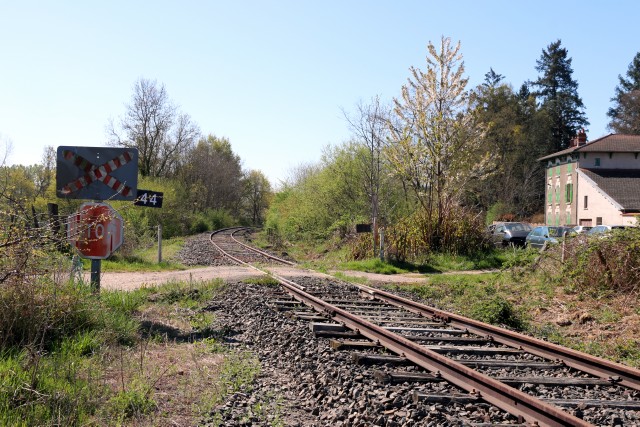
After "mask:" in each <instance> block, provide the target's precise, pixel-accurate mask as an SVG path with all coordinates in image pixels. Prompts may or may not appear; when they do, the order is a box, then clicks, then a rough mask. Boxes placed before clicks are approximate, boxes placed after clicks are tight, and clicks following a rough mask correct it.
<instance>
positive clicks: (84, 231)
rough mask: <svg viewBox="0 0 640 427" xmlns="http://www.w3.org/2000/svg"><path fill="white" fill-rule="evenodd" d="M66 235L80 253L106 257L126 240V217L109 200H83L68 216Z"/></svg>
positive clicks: (83, 255) (89, 256) (88, 255)
mask: <svg viewBox="0 0 640 427" xmlns="http://www.w3.org/2000/svg"><path fill="white" fill-rule="evenodd" d="M67 239H68V240H69V243H71V244H72V245H73V246H75V247H76V249H77V250H78V252H79V253H80V256H81V257H83V258H89V259H106V258H109V256H111V254H112V253H113V252H114V251H115V250H116V249H118V248H119V247H120V246H121V245H122V242H123V241H124V221H123V220H122V217H121V216H120V214H119V213H118V212H116V211H115V210H114V209H113V208H112V207H111V206H109V205H108V204H106V203H83V204H82V205H81V206H80V209H78V211H77V212H76V213H74V214H72V215H70V216H69V227H68V228H67Z"/></svg>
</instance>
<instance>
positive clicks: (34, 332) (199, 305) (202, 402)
mask: <svg viewBox="0 0 640 427" xmlns="http://www.w3.org/2000/svg"><path fill="white" fill-rule="evenodd" d="M87 288H88V286H86V285H84V284H79V285H78V284H69V283H64V284H59V285H58V284H55V283H49V282H47V283H44V284H42V286H40V287H35V285H33V286H32V288H30V289H29V292H22V293H15V292H14V293H11V292H6V289H5V292H3V293H0V299H1V302H2V303H3V305H4V306H6V305H12V306H15V307H17V308H18V309H19V310H17V311H16V312H15V314H16V315H17V314H19V312H22V311H24V309H27V308H29V307H31V308H32V309H33V310H34V312H46V313H47V316H41V317H37V316H27V320H25V321H24V322H25V323H28V322H30V323H33V324H32V325H31V328H26V327H22V328H21V329H20V330H16V329H15V327H14V330H12V333H13V335H12V337H9V336H8V335H7V336H5V337H4V339H3V341H2V347H0V425H12V426H31V425H69V426H80V425H137V426H147V425H148V426H152V425H194V424H197V422H198V420H199V419H200V418H201V417H202V416H203V415H206V414H207V413H208V411H210V410H211V409H212V408H213V407H214V406H215V405H217V404H218V403H220V402H221V401H223V400H224V398H225V397H226V395H227V394H228V393H230V392H234V391H242V390H244V391H249V390H250V387H251V383H252V382H253V379H254V378H255V376H256V375H257V374H258V373H259V366H260V365H259V363H258V361H257V360H255V358H253V357H252V356H251V355H250V354H248V353H242V352H236V351H233V350H230V349H229V348H228V347H226V346H225V345H224V334H225V332H224V331H218V330H215V329H213V328H212V324H213V323H212V321H213V320H214V314H213V312H211V311H209V310H208V309H207V307H208V304H209V301H211V299H212V298H213V297H214V296H215V295H216V294H218V293H221V292H224V288H225V285H224V284H223V283H222V281H220V280H213V281H206V282H200V283H198V282H172V283H168V284H166V285H164V286H159V287H152V288H143V289H138V290H135V291H132V292H121V291H106V292H102V294H101V295H99V296H95V295H93V294H91V293H90V292H88V289H87ZM52 295H55V300H56V301H57V302H56V303H55V304H53V305H52V301H53V300H54V298H52V297H51V296H52ZM74 301H75V302H74ZM70 302H74V303H73V304H71V303H70ZM38 304H39V305H38ZM20 307H22V308H20ZM77 313H80V314H81V316H80V315H79V314H77ZM56 316H57V317H56ZM11 319H12V318H11V316H10V313H5V314H4V318H2V319H0V321H2V322H3V325H5V326H6V325H10V324H13V325H18V323H16V322H15V318H13V321H12V320H11ZM58 319H59V320H58ZM5 326H3V330H9V329H10V328H9V329H7V328H5ZM41 330H55V331H56V333H55V334H54V333H48V334H45V333H40V334H38V331H41ZM10 338H11V339H10ZM257 404H258V405H260V404H264V402H262V403H260V402H258V403H257ZM256 410H259V408H256Z"/></svg>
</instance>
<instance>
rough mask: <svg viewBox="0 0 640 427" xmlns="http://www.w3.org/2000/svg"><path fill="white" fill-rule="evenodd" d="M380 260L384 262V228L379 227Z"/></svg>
mask: <svg viewBox="0 0 640 427" xmlns="http://www.w3.org/2000/svg"><path fill="white" fill-rule="evenodd" d="M380 261H383V262H384V228H381V229H380Z"/></svg>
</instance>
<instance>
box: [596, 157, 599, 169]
mask: <svg viewBox="0 0 640 427" xmlns="http://www.w3.org/2000/svg"><path fill="white" fill-rule="evenodd" d="M595 166H596V167H598V166H600V157H596V159H595Z"/></svg>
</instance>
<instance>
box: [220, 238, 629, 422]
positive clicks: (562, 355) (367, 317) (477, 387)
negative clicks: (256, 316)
mask: <svg viewBox="0 0 640 427" xmlns="http://www.w3.org/2000/svg"><path fill="white" fill-rule="evenodd" d="M242 232H243V231H241V230H238V229H233V230H223V231H222V232H219V233H215V234H214V235H212V243H214V244H215V245H217V247H218V249H219V250H220V251H222V252H224V253H225V254H227V256H229V257H232V259H235V260H236V262H238V263H241V264H253V263H256V262H261V263H262V262H265V261H264V258H263V257H269V255H268V254H265V253H262V252H260V253H258V252H254V254H250V253H249V252H252V251H253V249H251V248H250V247H249V246H248V245H246V244H242V245H241V246H239V241H238V240H237V239H235V238H234V234H238V233H242ZM214 236H215V238H214ZM225 240H226V242H225ZM240 247H241V248H242V249H240ZM227 251H228V252H227ZM280 261H284V260H280ZM280 261H278V262H280ZM270 262H276V261H274V260H273V259H272V258H271V261H270ZM285 263H286V264H289V265H290V262H288V261H287V262H285ZM253 267H254V268H257V269H260V268H259V267H257V266H253ZM261 271H264V270H263V269H262V270H261ZM264 272H265V273H267V274H269V275H270V276H271V277H273V278H274V279H276V280H277V281H278V282H279V283H280V288H271V289H270V291H269V293H268V295H267V296H266V298H268V303H267V304H268V306H269V307H271V308H272V310H273V312H274V313H279V314H280V316H281V318H282V319H283V322H284V321H285V320H284V319H288V321H290V320H295V321H297V322H301V323H300V324H305V323H306V324H308V327H309V329H310V331H311V332H312V333H313V334H314V335H315V336H316V337H317V338H318V339H322V340H326V342H327V344H328V345H329V347H330V348H331V349H333V351H334V352H339V354H344V352H347V354H348V357H347V359H348V360H350V362H351V363H352V364H353V368H352V371H353V375H354V377H356V376H357V377H359V378H363V377H364V378H367V379H369V380H370V381H371V385H370V387H369V390H371V389H374V388H378V389H381V390H384V389H385V388H390V387H394V386H395V385H402V390H404V391H403V393H404V395H405V397H404V398H398V399H394V402H393V404H392V405H391V406H390V407H389V406H388V405H387V404H388V403H389V401H386V403H381V404H380V405H379V406H378V407H379V408H383V409H381V414H382V415H384V416H386V417H387V418H385V421H384V422H385V423H386V424H378V425H494V424H503V425H504V424H510V425H518V424H525V425H540V426H542V425H549V426H590V425H634V426H637V425H640V371H638V370H636V369H633V368H629V367H626V366H623V365H620V364H616V363H613V362H609V361H606V360H603V359H599V358H596V357H593V356H590V355H587V354H584V353H581V352H578V351H574V350H571V349H567V348H564V347H561V346H558V345H554V344H551V343H548V342H545V341H541V340H537V339H534V338H531V337H528V336H525V335H522V334H518V333H515V332H513V331H510V330H506V329H501V328H498V327H495V326H493V325H489V324H484V323H482V322H478V321H474V320H472V319H468V318H464V317H462V316H458V315H455V314H452V313H447V312H444V311H441V310H437V309H434V308H433V307H429V306H426V305H423V304H420V303H417V302H415V301H411V300H409V299H406V298H402V297H399V296H397V295H395V294H392V293H389V292H385V291H382V290H379V289H375V288H371V287H368V286H364V285H358V284H350V283H345V282H341V281H338V280H327V279H319V278H317V277H300V276H296V278H295V282H294V281H292V280H290V279H288V278H285V277H279V276H277V275H274V274H272V273H269V272H266V271H264ZM336 354H338V353H336ZM336 358H337V357H336ZM342 359H345V358H344V357H342ZM300 363H302V361H301V362H300ZM326 363H331V362H330V361H327V362H326ZM348 384H353V387H361V386H360V385H357V384H355V383H348ZM344 393H345V394H346V395H349V393H350V391H349V390H346V391H344ZM370 393H371V395H375V396H382V397H380V399H381V401H385V399H387V400H388V399H389V396H387V395H386V394H385V393H384V392H382V394H377V393H375V392H373V391H371V392H370ZM407 394H409V395H410V396H409V397H407ZM385 396H386V397H385ZM369 404H371V402H369ZM365 406H366V405H365ZM373 406H374V407H375V406H376V405H375V404H373ZM351 407H352V409H345V411H347V412H349V411H351V410H353V411H354V413H355V412H357V414H359V413H366V408H364V407H362V405H358V404H357V403H354V404H353V405H351ZM384 408H386V409H384ZM434 408H436V409H437V410H438V411H441V412H443V413H445V416H444V417H445V418H443V419H446V420H447V421H446V422H445V423H444V424H439V423H437V422H436V424H431V423H432V422H433V419H431V418H429V415H428V414H429V413H430V411H433V410H435V409H434ZM357 414H356V415H353V414H352V413H348V414H346V415H344V416H345V417H347V418H345V419H346V420H352V421H354V420H359V421H358V422H362V423H363V424H362V425H368V424H367V423H369V422H370V423H376V424H377V423H378V421H380V420H379V419H378V420H377V421H376V418H375V417H376V416H377V415H376V414H373V415H372V417H373V418H363V419H362V420H360V418H357V416H358V415H357ZM382 415H380V416H382ZM349 417H351V418H349ZM429 419H430V420H431V421H429V422H427V420H429ZM338 420H339V418H338ZM343 425H352V424H351V423H349V422H348V423H346V424H343ZM353 425H358V424H357V422H354V423H353Z"/></svg>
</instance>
